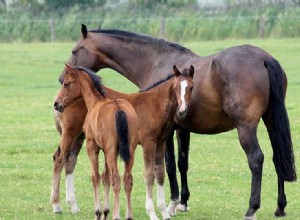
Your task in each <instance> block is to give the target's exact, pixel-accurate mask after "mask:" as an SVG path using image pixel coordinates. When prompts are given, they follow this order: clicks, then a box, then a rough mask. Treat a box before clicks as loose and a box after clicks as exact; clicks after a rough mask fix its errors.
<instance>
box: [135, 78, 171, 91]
mask: <svg viewBox="0 0 300 220" xmlns="http://www.w3.org/2000/svg"><path fill="white" fill-rule="evenodd" d="M174 76H175V75H174V74H171V75H168V76H167V77H166V78H164V79H162V80H159V81H158V82H155V83H153V84H152V85H151V86H149V87H148V88H145V89H141V90H140V92H147V91H148V90H150V89H153V88H154V87H156V86H158V85H160V84H162V83H164V82H166V81H168V80H169V79H171V78H173V77H174Z"/></svg>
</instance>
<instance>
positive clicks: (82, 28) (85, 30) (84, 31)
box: [81, 24, 87, 38]
mask: <svg viewBox="0 0 300 220" xmlns="http://www.w3.org/2000/svg"><path fill="white" fill-rule="evenodd" d="M81 33H82V36H83V38H86V35H87V28H86V26H85V25H84V24H81Z"/></svg>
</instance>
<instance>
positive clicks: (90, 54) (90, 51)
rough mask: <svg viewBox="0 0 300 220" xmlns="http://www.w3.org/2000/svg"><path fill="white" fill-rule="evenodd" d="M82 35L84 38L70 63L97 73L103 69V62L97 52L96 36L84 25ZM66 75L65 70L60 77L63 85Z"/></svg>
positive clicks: (77, 45)
mask: <svg viewBox="0 0 300 220" xmlns="http://www.w3.org/2000/svg"><path fill="white" fill-rule="evenodd" d="M81 33H82V37H81V38H80V39H79V40H78V42H77V43H76V45H75V47H74V48H73V50H72V54H71V57H70V59H69V61H68V63H69V64H71V65H73V66H83V67H85V68H87V69H90V70H93V71H94V72H97V71H98V70H99V69H101V68H103V66H101V62H100V61H99V60H100V59H99V57H101V54H100V52H99V51H97V45H96V43H95V42H96V41H95V39H94V36H95V34H93V33H90V32H88V31H87V28H86V26H85V25H84V24H82V25H81ZM65 74H66V69H64V70H63V72H62V73H61V75H60V78H59V81H60V83H62V81H63V78H64V75H65Z"/></svg>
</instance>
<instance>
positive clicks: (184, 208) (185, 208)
mask: <svg viewBox="0 0 300 220" xmlns="http://www.w3.org/2000/svg"><path fill="white" fill-rule="evenodd" d="M176 209H177V210H178V211H180V212H188V211H189V210H190V208H189V207H188V206H186V205H184V204H178V205H177V207H176Z"/></svg>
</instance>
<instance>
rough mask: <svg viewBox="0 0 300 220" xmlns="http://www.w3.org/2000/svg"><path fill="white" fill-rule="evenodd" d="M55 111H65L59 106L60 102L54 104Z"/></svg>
mask: <svg viewBox="0 0 300 220" xmlns="http://www.w3.org/2000/svg"><path fill="white" fill-rule="evenodd" d="M54 109H55V110H56V111H59V112H63V111H64V106H63V105H61V104H59V103H58V102H54Z"/></svg>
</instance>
